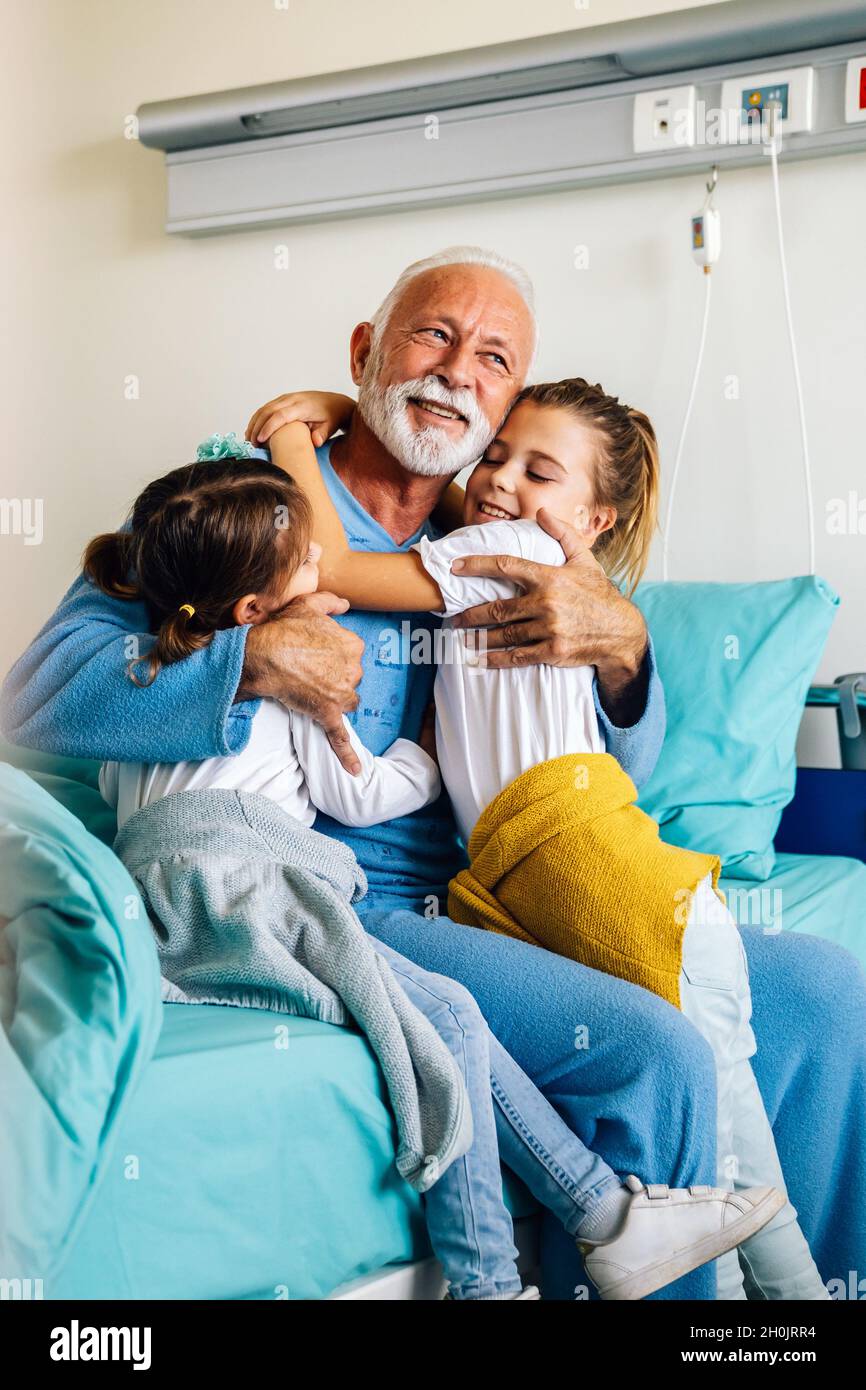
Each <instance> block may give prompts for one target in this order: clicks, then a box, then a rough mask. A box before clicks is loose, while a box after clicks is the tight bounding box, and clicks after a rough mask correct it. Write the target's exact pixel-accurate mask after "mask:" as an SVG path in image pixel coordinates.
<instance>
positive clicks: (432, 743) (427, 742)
mask: <svg viewBox="0 0 866 1390" xmlns="http://www.w3.org/2000/svg"><path fill="white" fill-rule="evenodd" d="M418 747H419V748H423V749H424V752H425V753H426V754H427V756H428V758H432V759H433V761H434V763H435V764H436V766H437V767H438V766H439V759H438V758H437V756H436V706H435V704H434V703H433V701H432V700H431V701H430V703H429V705H428V706H427V708H426V709H425V711H424V718H423V719H422V720H421V732H420V734H419V735H418Z"/></svg>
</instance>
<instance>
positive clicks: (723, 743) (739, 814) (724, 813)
mask: <svg viewBox="0 0 866 1390" xmlns="http://www.w3.org/2000/svg"><path fill="white" fill-rule="evenodd" d="M635 601H636V603H637V605H638V607H639V608H640V609H641V611H642V612H643V614H644V616H645V618H646V620H647V626H648V627H649V630H650V633H651V634H652V639H653V646H654V649H655V653H656V658H657V662H658V669H659V674H660V675H661V678H662V682H663V684H664V689H665V699H666V702H667V713H668V723H667V736H666V739H665V744H664V747H663V749H662V753H661V757H660V758H659V761H658V764H657V766H656V769H655V771H654V773H653V775H652V777H651V778H650V780H649V782H648V783H647V785H646V786H645V787H644V788H643V791H642V793H641V797H640V805H641V806H642V807H643V809H644V810H645V811H646V812H648V814H649V815H651V816H652V817H653V818H654V819H655V820H657V821H658V823H659V825H660V826H661V832H662V837H663V838H664V839H665V840H667V841H669V842H670V843H671V844H675V845H682V846H683V847H684V848H687V849H695V850H703V851H706V852H709V853H715V854H718V855H719V856H720V857H721V860H722V864H723V865H724V871H725V873H726V874H727V875H728V877H733V878H747V879H759V880H762V879H765V878H767V877H768V876H769V875H770V874H771V873H772V871H773V865H774V863H775V851H774V849H773V839H774V837H775V834H776V831H777V829H778V826H779V819H780V817H781V814H782V811H783V809H784V807H785V806H786V805H787V804H788V802H789V801H790V800H791V797H792V796H793V794H794V781H795V777H796V742H797V731H798V729H799V726H800V719H801V716H802V713H803V708H804V705H805V700H806V693H807V691H808V689H809V684H810V682H811V680H812V678H813V676H814V673H815V668H816V666H817V665H818V661H819V660H820V657H821V652H822V650H823V647H824V643H825V641H826V639H827V634H828V632H829V630H830V626H831V624H832V622H833V618H834V617H835V614H836V609H837V607H838V605H839V596H838V594H836V593H834V591H833V590H832V589H831V588H830V586H829V584H827V583H826V582H825V581H824V580H823V579H819V578H816V577H812V576H807V577H804V578H801V579H780V580H773V581H770V582H768V583H762V584H652V583H649V584H642V585H641V586H640V588H639V589H638V591H637V594H636V595H635Z"/></svg>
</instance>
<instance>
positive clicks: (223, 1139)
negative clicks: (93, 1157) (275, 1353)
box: [45, 1004, 427, 1299]
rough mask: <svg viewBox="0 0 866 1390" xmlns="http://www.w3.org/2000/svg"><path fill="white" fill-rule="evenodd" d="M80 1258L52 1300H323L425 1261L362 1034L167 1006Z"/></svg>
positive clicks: (281, 1018)
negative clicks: (399, 1264) (382, 1270)
mask: <svg viewBox="0 0 866 1390" xmlns="http://www.w3.org/2000/svg"><path fill="white" fill-rule="evenodd" d="M164 1009H165V1023H164V1026H163V1030H162V1035H161V1037H160V1040H159V1044H158V1046H157V1049H156V1052H155V1053H154V1056H153V1060H152V1061H151V1063H150V1066H149V1067H148V1069H147V1071H146V1073H145V1075H144V1077H143V1078H142V1081H141V1084H140V1085H139V1087H138V1090H137V1092H136V1095H135V1099H134V1103H133V1105H132V1106H131V1107H130V1109H129V1111H128V1113H127V1115H126V1118H125V1121H124V1124H123V1126H122V1129H121V1132H120V1134H119V1136H118V1140H117V1143H116V1145H115V1149H114V1155H113V1158H112V1160H111V1162H110V1164H109V1166H108V1169H107V1171H106V1173H105V1175H104V1178H103V1182H102V1187H101V1191H100V1195H99V1201H98V1203H97V1204H96V1205H95V1206H94V1207H93V1208H92V1209H91V1211H90V1213H89V1217H88V1220H87V1222H86V1223H85V1225H84V1227H83V1229H82V1231H81V1234H80V1237H79V1239H78V1242H77V1244H76V1248H75V1251H74V1253H73V1255H72V1257H71V1258H70V1260H69V1261H68V1262H67V1265H66V1268H65V1270H64V1271H63V1273H62V1275H61V1277H60V1278H59V1279H58V1280H56V1281H53V1282H52V1284H51V1286H50V1288H46V1290H45V1297H46V1298H72V1299H78V1298H144V1299H151V1298H159V1299H189V1298H204V1299H243V1298H252V1299H281V1298H291V1299H297V1298H315V1299H318V1298H322V1297H323V1296H325V1295H327V1294H328V1293H330V1292H331V1291H332V1290H333V1289H334V1288H335V1287H336V1286H337V1285H338V1284H341V1283H344V1282H346V1281H347V1280H349V1279H353V1278H357V1277H358V1276H360V1275H362V1274H366V1273H368V1272H371V1271H373V1270H375V1269H378V1268H379V1267H380V1266H381V1265H384V1264H388V1263H390V1262H392V1261H403V1260H409V1259H412V1258H413V1257H414V1256H415V1255H416V1254H420V1255H423V1254H426V1253H427V1248H426V1233H425V1230H424V1225H423V1218H422V1212H421V1203H420V1199H419V1197H418V1196H417V1195H416V1194H415V1193H413V1192H412V1190H411V1189H410V1188H409V1187H408V1185H407V1184H406V1183H405V1182H403V1181H402V1179H401V1178H400V1177H399V1176H398V1174H397V1170H396V1167H395V1165H394V1142H395V1137H396V1134H395V1129H394V1124H393V1121H392V1118H391V1114H390V1111H389V1110H388V1105H387V1098H386V1093H385V1089H384V1085H383V1082H382V1079H381V1074H380V1072H379V1069H378V1067H377V1065H376V1061H375V1058H374V1057H373V1054H372V1052H371V1051H370V1049H369V1047H368V1045H367V1043H366V1041H365V1039H364V1038H362V1037H361V1035H360V1034H358V1033H355V1032H352V1031H350V1030H348V1029H345V1028H336V1027H334V1026H333V1025H332V1024H327V1023H319V1022H317V1021H315V1020H312V1019H301V1018H291V1017H288V1016H287V1015H282V1014H273V1013H267V1012H265V1011H263V1010H259V1009H231V1008H225V1007H220V1006H218V1005H205V1004H194V1005H185V1004H166V1005H165V1006H164Z"/></svg>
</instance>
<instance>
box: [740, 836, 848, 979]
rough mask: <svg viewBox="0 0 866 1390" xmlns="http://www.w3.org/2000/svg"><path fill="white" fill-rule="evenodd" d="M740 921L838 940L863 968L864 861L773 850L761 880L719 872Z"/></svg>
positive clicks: (744, 924)
mask: <svg viewBox="0 0 866 1390" xmlns="http://www.w3.org/2000/svg"><path fill="white" fill-rule="evenodd" d="M719 886H720V887H721V888H722V889H724V891H725V894H726V897H727V901H728V906H729V907H730V909H731V912H732V913H733V916H734V917H735V919H736V920H737V922H738V923H739V925H740V926H741V927H763V928H764V929H765V930H767V929H769V930H770V931H773V930H775V928H776V927H779V926H781V928H782V930H783V931H797V932H807V933H808V934H809V935H810V936H820V937H821V938H822V939H823V940H824V941H832V942H834V943H835V944H836V945H837V946H844V947H845V948H846V950H848V951H850V952H851V953H852V955H855V956H856V957H857V959H858V960H859V962H860V964H861V965H862V966H863V967H864V969H866V864H864V863H863V862H862V860H860V859H842V858H838V857H836V856H835V855H830V854H827V855H818V854H814V855H812V854H777V855H776V864H775V868H774V869H773V872H772V874H771V875H770V877H769V878H768V879H767V880H766V882H764V883H744V882H743V881H742V880H738V879H733V878H727V879H726V878H722V879H720V880H719Z"/></svg>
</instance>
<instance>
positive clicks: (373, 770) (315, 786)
mask: <svg viewBox="0 0 866 1390" xmlns="http://www.w3.org/2000/svg"><path fill="white" fill-rule="evenodd" d="M290 717H291V721H292V739H293V742H294V746H295V752H296V753H297V756H298V761H299V763H300V765H301V769H302V771H303V773H304V777H305V778H306V781H307V788H308V790H309V793H310V800H311V801H312V803H313V805H314V806H316V807H317V808H318V809H319V810H320V811H324V812H325V814H326V815H328V816H332V817H333V819H334V820H337V821H339V822H340V823H341V825H355V826H368V825H379V824H381V822H382V821H388V820H395V819H396V818H397V817H398V816H408V815H410V814H411V813H412V811H417V810H419V808H420V807H421V806H427V805H429V803H430V802H431V801H435V800H436V798H437V796H438V795H439V793H440V791H441V790H442V783H441V781H440V778H439V769H438V767H437V766H436V763H435V762H434V761H433V759H432V758H431V757H430V756H429V755H428V754H427V753H425V752H424V750H423V748H421V747H420V746H419V745H418V744H417V743H412V741H411V740H410V739H408V738H398V739H395V740H394V742H393V743H392V744H391V746H390V748H386V750H385V752H384V753H383V754H382V755H381V757H378V758H377V757H375V756H374V755H373V754H372V753H371V752H370V750H369V748H367V747H366V746H365V745H364V744H363V743H362V742H361V740H360V739H359V738H358V735H357V734H356V733H355V730H354V729H353V728H352V726H351V724H350V723H349V721H348V720H347V719H345V716H344V722H345V724H346V728H347V730H348V733H349V738H350V740H351V744H352V747H353V748H354V750H355V752H356V753H357V755H358V758H359V759H360V763H361V771H360V772H359V773H357V774H356V775H355V776H352V774H351V773H348V772H347V771H346V769H345V768H344V767H342V766H341V764H340V763H339V762H338V761H337V759H336V758H335V757H334V753H333V750H332V748H331V745H330V744H329V743H328V740H327V738H326V737H325V735H324V733H323V732H322V730H321V729H320V727H319V725H318V724H314V723H313V721H312V719H310V718H308V716H307V715H305V714H294V713H293V714H292V715H291V716H290Z"/></svg>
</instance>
